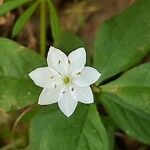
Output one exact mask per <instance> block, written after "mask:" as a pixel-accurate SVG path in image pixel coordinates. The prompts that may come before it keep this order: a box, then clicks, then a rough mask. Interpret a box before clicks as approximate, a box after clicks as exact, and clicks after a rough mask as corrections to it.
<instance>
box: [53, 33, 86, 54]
mask: <svg viewBox="0 0 150 150" xmlns="http://www.w3.org/2000/svg"><path fill="white" fill-rule="evenodd" d="M56 46H58V47H59V48H60V49H62V50H63V51H64V52H65V53H67V54H69V53H70V52H71V51H73V50H75V49H77V48H79V47H85V43H84V42H83V40H82V39H81V38H80V37H78V36H77V35H76V34H75V33H73V32H70V31H63V32H62V34H61V39H60V40H59V41H58V43H57V44H56Z"/></svg>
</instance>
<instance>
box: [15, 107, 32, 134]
mask: <svg viewBox="0 0 150 150" xmlns="http://www.w3.org/2000/svg"><path fill="white" fill-rule="evenodd" d="M34 106H35V104H33V105H31V106H29V107H28V108H27V109H25V110H24V111H23V112H22V113H21V114H20V115H19V117H18V118H17V119H16V121H15V123H14V126H13V130H12V132H13V133H15V130H16V127H17V125H18V123H19V121H20V120H21V118H22V117H23V116H24V115H25V114H27V113H28V112H30V111H31V109H32V108H33V107H34Z"/></svg>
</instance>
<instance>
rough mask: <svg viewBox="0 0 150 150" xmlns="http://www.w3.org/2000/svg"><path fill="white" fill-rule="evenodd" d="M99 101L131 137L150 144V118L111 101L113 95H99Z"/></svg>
mask: <svg viewBox="0 0 150 150" xmlns="http://www.w3.org/2000/svg"><path fill="white" fill-rule="evenodd" d="M101 101H102V103H103V105H104V107H105V109H106V111H107V112H108V114H109V116H110V117H111V118H112V119H113V121H114V122H115V123H116V125H117V126H118V127H120V128H121V129H122V130H123V131H124V132H125V133H127V134H128V135H129V136H131V137H132V138H135V139H137V140H139V141H141V142H143V143H147V144H150V130H149V127H150V120H148V119H146V118H143V117H142V116H140V115H138V114H137V113H135V112H134V111H132V109H128V108H125V107H123V106H122V105H120V104H117V103H116V102H115V101H113V95H106V94H104V95H103V94H102V95H101Z"/></svg>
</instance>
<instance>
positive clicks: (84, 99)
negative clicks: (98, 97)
mask: <svg viewBox="0 0 150 150" xmlns="http://www.w3.org/2000/svg"><path fill="white" fill-rule="evenodd" d="M70 90H71V94H72V96H73V97H74V99H75V100H76V101H79V102H81V103H85V104H90V103H93V102H94V98H93V93H92V90H91V88H90V87H89V86H86V87H79V86H77V85H73V86H72V87H71V88H70Z"/></svg>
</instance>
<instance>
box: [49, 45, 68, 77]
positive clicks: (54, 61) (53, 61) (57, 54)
mask: <svg viewBox="0 0 150 150" xmlns="http://www.w3.org/2000/svg"><path fill="white" fill-rule="evenodd" d="M47 63H48V66H49V67H51V68H53V69H55V70H57V71H58V72H59V73H61V74H65V73H66V71H67V68H68V58H67V56H66V54H65V53H63V52H62V51H61V50H59V49H57V48H54V47H52V46H51V47H50V49H49V52H48V56H47Z"/></svg>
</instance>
